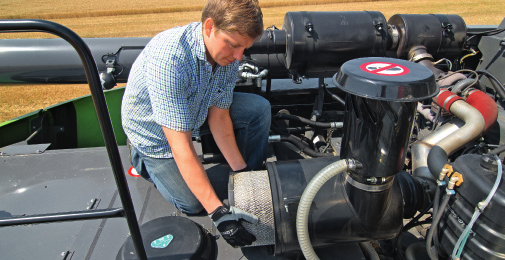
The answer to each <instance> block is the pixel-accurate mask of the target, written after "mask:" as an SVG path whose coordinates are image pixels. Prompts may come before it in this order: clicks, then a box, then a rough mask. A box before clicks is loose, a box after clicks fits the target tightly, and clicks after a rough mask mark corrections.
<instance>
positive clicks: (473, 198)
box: [438, 154, 505, 260]
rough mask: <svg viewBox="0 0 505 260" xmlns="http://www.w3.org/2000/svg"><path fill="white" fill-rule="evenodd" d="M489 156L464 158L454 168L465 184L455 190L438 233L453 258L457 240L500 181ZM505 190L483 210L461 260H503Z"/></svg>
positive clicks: (463, 156)
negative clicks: (495, 184) (462, 177)
mask: <svg viewBox="0 0 505 260" xmlns="http://www.w3.org/2000/svg"><path fill="white" fill-rule="evenodd" d="M493 162H494V159H490V158H489V157H488V156H487V155H482V156H481V155H476V154H468V155H462V156H460V157H458V158H457V159H456V161H454V163H453V164H452V166H453V168H454V170H455V171H457V172H459V173H461V174H462V175H463V176H464V178H465V182H464V183H463V184H462V185H461V187H459V188H457V189H455V191H456V195H455V199H454V200H451V202H450V203H449V206H448V207H447V208H445V209H442V210H444V211H445V213H444V216H443V217H442V219H441V222H440V224H439V227H438V230H441V231H442V230H443V232H440V234H439V241H440V244H441V247H440V248H441V249H442V250H443V251H444V252H445V254H446V255H451V253H452V251H453V248H454V247H455V245H456V240H458V237H459V236H460V235H461V234H462V232H463V230H464V229H465V227H466V226H467V225H469V223H470V221H471V219H472V214H473V213H474V210H475V209H476V208H480V205H481V201H483V200H485V199H486V197H487V196H488V194H489V193H490V191H491V190H492V187H493V184H494V183H495V181H496V179H497V178H498V177H497V174H496V172H497V168H498V167H497V165H496V164H494V163H493ZM504 187H505V186H504V185H501V187H500V188H499V189H498V190H497V191H496V193H495V194H494V197H493V198H492V199H491V202H490V204H489V205H488V206H487V207H486V208H485V209H483V210H482V212H481V215H480V217H479V218H478V219H477V221H476V222H475V225H474V226H473V228H472V229H471V231H470V233H469V234H468V240H467V242H466V246H465V247H464V248H463V250H462V255H461V259H474V260H476V259H504V258H505V257H504V252H505V232H504V230H505V225H504V223H503V220H502V219H503V215H504V214H505V212H504V209H505V188H504Z"/></svg>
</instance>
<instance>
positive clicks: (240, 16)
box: [202, 0, 263, 39]
mask: <svg viewBox="0 0 505 260" xmlns="http://www.w3.org/2000/svg"><path fill="white" fill-rule="evenodd" d="M207 18H211V19H212V21H213V22H214V26H216V28H217V29H219V30H221V31H226V32H238V33H239V34H240V35H244V36H249V37H250V38H252V39H257V38H259V37H261V35H262V34H263V14H262V13H261V8H260V6H259V3H258V1H257V0H208V1H207V4H206V5H205V8H204V9H203V12H202V23H203V22H205V20H207Z"/></svg>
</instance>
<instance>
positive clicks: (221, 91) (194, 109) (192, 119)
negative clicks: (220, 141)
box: [121, 23, 239, 158]
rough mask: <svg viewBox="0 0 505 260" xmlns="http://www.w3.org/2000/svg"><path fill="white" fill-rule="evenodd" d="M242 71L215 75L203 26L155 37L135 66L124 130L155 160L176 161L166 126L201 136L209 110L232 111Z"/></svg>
mask: <svg viewBox="0 0 505 260" xmlns="http://www.w3.org/2000/svg"><path fill="white" fill-rule="evenodd" d="M238 65H239V64H238V61H235V62H233V63H231V64H229V65H228V66H225V67H221V66H219V65H217V68H216V69H215V71H214V73H213V72H212V65H210V63H209V62H208V61H207V59H206V56H205V45H204V42H203V36H202V24H201V23H191V24H188V25H186V26H182V27H176V28H172V29H170V30H166V31H164V32H162V33H160V34H158V35H156V36H155V37H153V39H152V40H151V41H150V42H149V43H148V44H147V45H146V47H145V48H144V50H143V51H142V52H141V53H140V55H139V56H138V57H137V59H136V60H135V62H134V64H133V65H132V68H131V71H130V75H129V77H128V83H127V86H126V90H125V93H124V96H123V103H122V107H121V117H122V123H123V129H124V131H125V133H126V135H127V136H128V138H129V139H130V142H131V143H132V145H133V146H135V147H136V148H137V149H138V150H139V151H140V152H141V153H143V154H145V155H147V156H150V157H154V158H171V157H173V156H172V153H171V150H170V146H169V144H168V141H167V139H166V137H165V134H164V132H163V130H162V128H161V126H165V127H167V128H169V129H172V130H176V131H191V134H192V136H193V137H196V136H198V135H199V132H200V126H202V124H203V123H204V122H205V119H206V118H207V113H208V109H209V107H211V106H216V107H218V108H222V109H227V108H229V107H230V105H231V103H232V99H233V89H234V87H235V80H236V79H237V73H238Z"/></svg>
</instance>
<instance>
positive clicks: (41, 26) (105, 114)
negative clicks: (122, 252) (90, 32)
mask: <svg viewBox="0 0 505 260" xmlns="http://www.w3.org/2000/svg"><path fill="white" fill-rule="evenodd" d="M0 31H7V32H8V31H14V32H16V31H19V32H27V31H38V32H46V33H52V34H54V35H56V36H59V37H61V38H63V39H64V40H66V41H67V42H68V43H70V45H72V47H74V49H75V50H76V52H77V54H79V57H80V59H81V61H82V64H83V66H84V71H85V73H86V79H87V82H88V84H89V88H90V90H91V96H92V98H93V104H94V106H95V111H96V114H97V117H98V122H99V124H100V129H101V132H102V136H103V139H104V143H105V147H106V149H107V155H108V158H109V161H110V166H111V167H112V172H113V173H114V175H113V176H114V179H115V181H116V186H117V189H118V191H119V197H120V199H121V203H122V207H123V209H124V215H125V217H126V220H127V222H128V227H129V230H130V233H131V236H132V239H133V241H134V245H135V249H136V251H137V254H138V255H139V258H140V259H147V257H146V253H145V250H144V248H143V247H142V236H141V234H140V230H139V226H138V222H137V219H136V217H135V209H134V207H133V203H132V201H131V196H130V191H129V189H128V186H127V184H126V179H125V177H124V170H123V167H122V163H121V157H120V156H119V151H118V148H117V143H116V138H115V135H114V130H113V128H112V123H111V120H110V117H109V111H108V108H107V103H106V102H105V96H104V94H103V91H102V84H101V81H100V77H99V75H98V69H97V66H96V63H95V60H94V59H93V55H92V54H91V51H90V49H89V47H88V46H87V45H86V43H85V42H84V41H83V40H82V39H81V37H79V35H77V34H76V33H74V32H73V31H72V30H70V29H68V28H67V27H65V26H63V25H60V24H57V23H54V22H51V21H44V20H0ZM60 219H61V220H62V221H63V220H64V219H65V218H60ZM72 219H74V218H68V220H72Z"/></svg>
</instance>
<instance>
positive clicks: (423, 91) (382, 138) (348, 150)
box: [333, 58, 438, 182]
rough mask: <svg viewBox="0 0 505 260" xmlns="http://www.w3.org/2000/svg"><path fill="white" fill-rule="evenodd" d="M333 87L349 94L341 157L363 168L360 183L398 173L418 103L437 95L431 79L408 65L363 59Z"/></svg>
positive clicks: (349, 67) (424, 70) (351, 63)
mask: <svg viewBox="0 0 505 260" xmlns="http://www.w3.org/2000/svg"><path fill="white" fill-rule="evenodd" d="M333 82H334V84H335V85H336V86H337V87H338V88H340V89H342V90H344V91H346V92H348V94H347V97H346V103H345V112H346V113H345V116H344V133H343V138H342V147H341V151H340V156H341V157H342V158H344V159H348V158H352V159H356V160H358V161H360V162H361V163H362V164H363V170H362V171H361V172H360V174H359V175H357V176H356V177H355V178H356V179H357V181H359V182H367V179H369V178H368V177H389V176H392V175H395V174H397V173H398V172H400V171H401V170H402V167H403V164H404V160H405V155H406V153H407V148H408V142H409V138H410V133H411V129H412V125H413V122H414V116H415V111H416V106H417V101H419V100H423V99H427V98H430V97H432V96H434V95H435V94H436V93H437V92H438V87H437V85H436V83H435V78H434V76H433V73H432V72H431V71H430V70H429V69H427V68H426V67H424V66H422V65H419V64H417V63H413V62H409V61H405V60H399V59H392V58H360V59H354V60H351V61H348V62H346V63H344V65H342V67H341V69H340V72H339V73H338V74H337V75H335V77H334V78H333ZM360 178H363V179H360ZM370 180H371V181H372V182H374V181H375V179H370Z"/></svg>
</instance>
